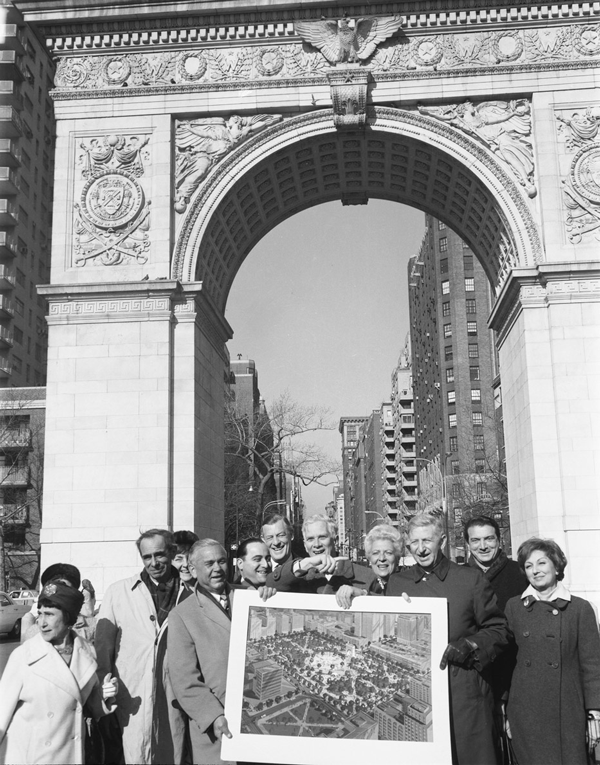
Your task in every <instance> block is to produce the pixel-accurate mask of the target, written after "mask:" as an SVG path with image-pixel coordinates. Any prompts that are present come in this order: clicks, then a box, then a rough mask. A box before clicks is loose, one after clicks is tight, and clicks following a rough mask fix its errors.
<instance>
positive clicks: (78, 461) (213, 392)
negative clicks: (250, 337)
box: [40, 280, 230, 593]
mask: <svg viewBox="0 0 600 765" xmlns="http://www.w3.org/2000/svg"><path fill="white" fill-rule="evenodd" d="M40 292H41V293H42V294H44V295H45V297H46V298H47V299H48V301H49V303H50V309H49V317H48V324H49V353H48V356H49V363H48V408H47V420H46V456H45V460H46V461H45V486H44V526H43V530H42V538H41V542H42V567H46V566H48V565H49V564H50V563H53V562H56V561H68V562H71V563H73V564H75V565H76V566H78V567H79V568H80V569H81V571H82V574H83V575H84V576H86V577H87V578H89V579H91V580H92V582H93V583H94V586H95V587H96V589H97V590H98V591H99V592H100V593H102V592H103V591H104V589H105V587H106V586H107V585H108V584H110V583H111V582H113V581H115V580H116V579H119V578H122V577H124V576H127V575H129V574H131V573H133V572H134V571H136V570H138V569H139V566H140V563H139V558H138V554H137V550H136V548H135V545H134V540H135V539H136V538H137V537H138V536H139V534H140V532H141V531H143V530H146V529H149V528H152V527H160V528H168V529H173V528H189V529H195V530H196V531H197V533H202V534H203V535H207V534H210V535H212V536H217V537H220V536H222V528H223V523H222V512H223V498H222V492H221V493H220V494H219V492H218V491H217V489H216V484H219V483H220V484H221V485H222V476H223V465H222V463H223V416H222V412H223V370H224V367H225V362H226V355H225V350H224V343H225V342H226V340H227V339H228V337H229V336H230V331H229V329H228V327H227V325H226V323H225V321H224V319H222V318H219V316H218V315H217V314H216V313H215V312H214V311H213V310H212V306H211V304H210V301H209V300H208V299H207V298H205V297H204V295H203V294H202V285H201V284H195V283H192V284H186V285H185V288H184V287H182V286H181V285H180V284H179V282H176V281H171V280H159V281H154V282H136V283H123V282H121V283H109V284H103V285H100V284H82V285H69V286H65V285H52V286H48V287H42V288H40ZM206 475H210V479H209V480H208V479H205V480H202V477H203V476H206ZM195 476H197V477H198V478H199V479H200V480H198V478H197V479H196V480H195ZM99 543H102V544H99Z"/></svg>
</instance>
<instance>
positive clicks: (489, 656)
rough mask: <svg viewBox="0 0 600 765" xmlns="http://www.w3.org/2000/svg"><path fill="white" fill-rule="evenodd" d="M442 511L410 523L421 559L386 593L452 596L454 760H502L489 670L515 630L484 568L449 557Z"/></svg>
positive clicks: (492, 763)
mask: <svg viewBox="0 0 600 765" xmlns="http://www.w3.org/2000/svg"><path fill="white" fill-rule="evenodd" d="M445 541H446V536H445V534H444V529H443V524H442V521H441V519H440V518H439V516H434V515H427V514H421V515H416V516H414V517H413V518H412V519H411V520H410V522H409V524H408V545H409V548H410V551H411V554H412V556H413V557H414V559H415V560H416V564H415V565H414V566H411V567H410V568H406V569H404V570H403V571H400V572H398V573H396V574H392V576H391V577H390V579H389V583H388V586H387V588H386V592H385V594H386V596H401V595H402V594H403V593H406V594H407V595H408V596H410V597H441V598H446V599H447V601H448V646H447V648H446V650H445V652H444V655H443V656H442V657H440V658H441V662H440V667H441V668H442V669H445V668H446V667H448V673H449V683H450V732H451V737H452V762H453V765H497V761H498V760H497V751H496V745H495V741H494V723H493V711H494V699H493V693H492V689H491V687H490V683H489V669H490V666H491V665H492V664H493V662H494V661H495V660H496V659H497V657H498V656H500V655H501V654H502V652H503V651H505V650H506V648H507V646H508V645H509V641H510V638H511V634H510V632H509V630H508V627H507V622H506V617H505V616H504V614H503V613H502V611H501V610H500V609H499V608H498V603H497V601H496V596H495V595H494V592H493V590H492V589H491V587H490V585H489V584H488V582H487V581H486V580H485V578H484V576H483V574H482V573H481V572H480V571H477V570H475V569H472V568H470V567H469V566H458V565H457V564H456V563H453V562H452V561H449V560H448V559H447V558H446V557H445V556H444V555H443V554H442V548H443V546H444V543H445Z"/></svg>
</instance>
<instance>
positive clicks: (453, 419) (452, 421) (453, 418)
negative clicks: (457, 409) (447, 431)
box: [448, 414, 456, 428]
mask: <svg viewBox="0 0 600 765" xmlns="http://www.w3.org/2000/svg"><path fill="white" fill-rule="evenodd" d="M448 426H449V427H451V428H455V427H456V415H455V414H449V415H448Z"/></svg>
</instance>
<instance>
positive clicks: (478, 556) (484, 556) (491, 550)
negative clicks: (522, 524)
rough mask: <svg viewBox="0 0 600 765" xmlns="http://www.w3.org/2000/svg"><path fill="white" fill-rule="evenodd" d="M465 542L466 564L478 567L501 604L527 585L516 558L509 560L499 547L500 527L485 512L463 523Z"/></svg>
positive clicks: (503, 605)
mask: <svg viewBox="0 0 600 765" xmlns="http://www.w3.org/2000/svg"><path fill="white" fill-rule="evenodd" d="M464 535H465V543H466V545H467V547H468V548H469V560H468V563H467V565H469V566H471V567H472V568H475V569H479V570H481V571H482V572H483V575H484V576H485V578H486V579H487V580H488V582H489V583H490V585H491V587H492V590H494V592H495V593H496V597H497V598H498V605H499V606H500V608H501V609H502V610H503V611H504V607H505V606H506V603H507V601H508V600H510V598H514V597H515V596H517V595H521V593H523V592H524V591H525V590H526V589H527V586H528V584H529V582H528V581H527V577H526V576H525V574H524V573H523V572H522V571H521V569H520V567H519V564H518V563H517V561H516V560H510V558H509V557H508V556H507V555H506V553H505V552H504V550H503V549H502V548H501V547H500V528H499V527H498V524H497V523H496V521H495V520H494V519H493V518H488V516H486V515H481V516H477V517H476V518H471V520H470V521H468V523H467V524H466V525H465V532H464Z"/></svg>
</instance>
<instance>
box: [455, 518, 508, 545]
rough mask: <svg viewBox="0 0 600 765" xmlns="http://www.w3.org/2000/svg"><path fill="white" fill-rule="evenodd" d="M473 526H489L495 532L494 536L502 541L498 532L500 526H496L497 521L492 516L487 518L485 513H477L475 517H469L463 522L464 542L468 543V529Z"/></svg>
mask: <svg viewBox="0 0 600 765" xmlns="http://www.w3.org/2000/svg"><path fill="white" fill-rule="evenodd" d="M473 526H491V527H492V528H493V529H494V531H495V532H496V536H497V537H498V539H499V540H500V541H502V535H501V534H500V526H498V524H497V522H496V521H495V520H494V519H493V518H489V517H488V516H487V515H478V516H476V517H475V518H471V520H469V521H467V522H466V523H465V531H464V535H465V542H466V543H467V544H468V543H469V529H471V528H473Z"/></svg>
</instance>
